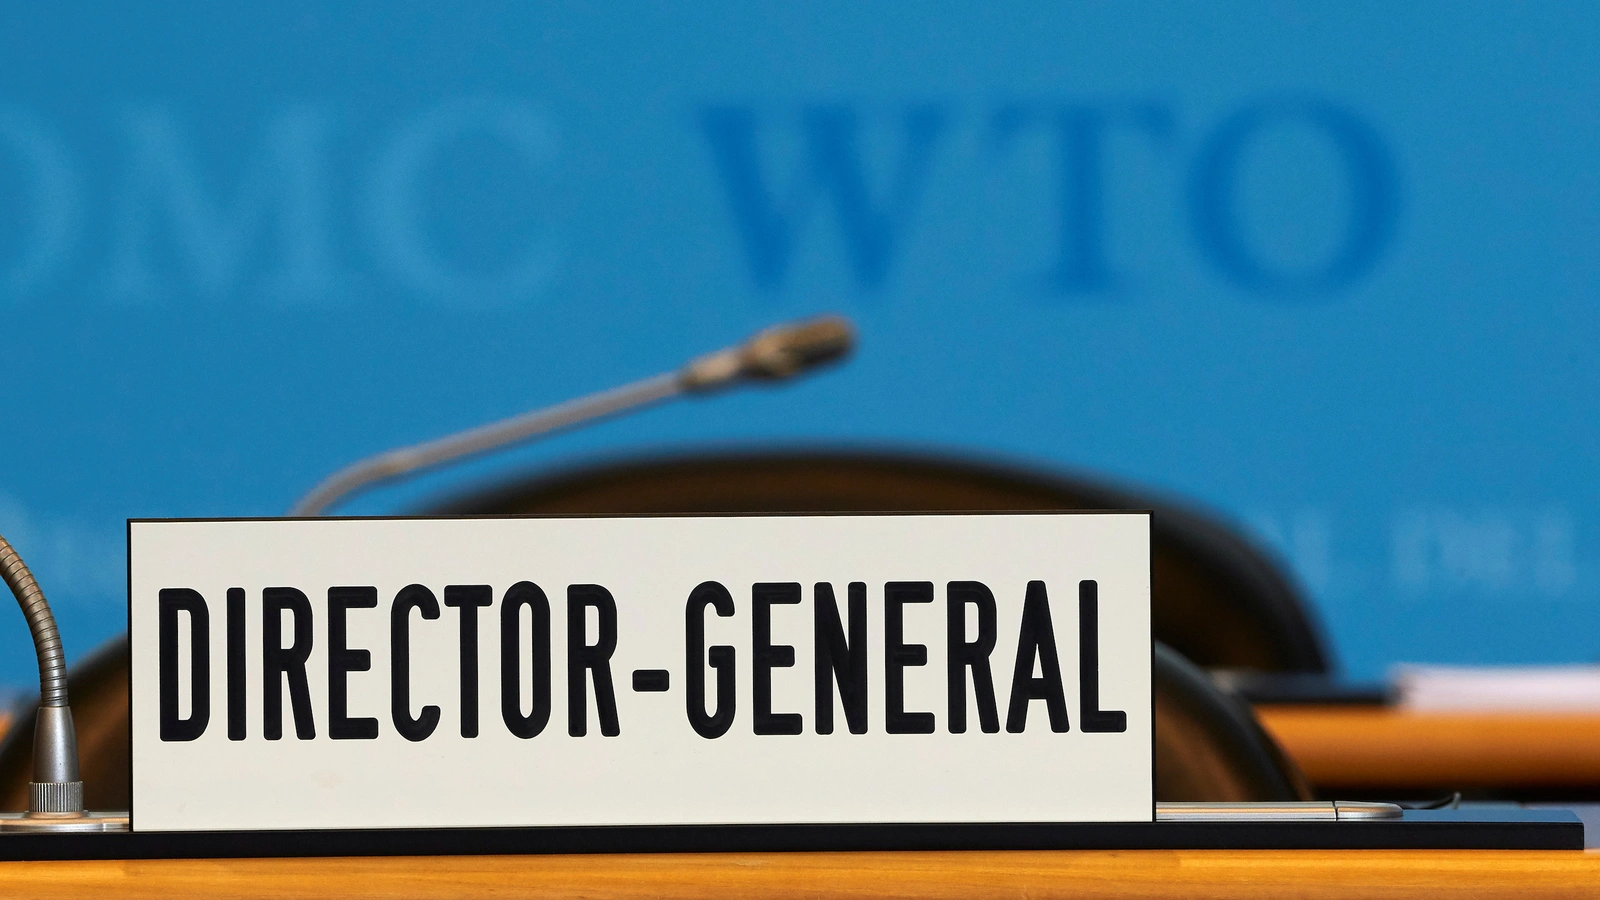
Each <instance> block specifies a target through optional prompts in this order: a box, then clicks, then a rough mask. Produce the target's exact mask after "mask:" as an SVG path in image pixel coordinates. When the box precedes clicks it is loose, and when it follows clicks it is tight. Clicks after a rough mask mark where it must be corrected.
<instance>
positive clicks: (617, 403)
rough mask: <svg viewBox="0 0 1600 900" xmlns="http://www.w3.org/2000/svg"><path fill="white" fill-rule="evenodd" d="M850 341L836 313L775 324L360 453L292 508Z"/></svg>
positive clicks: (714, 385)
mask: <svg viewBox="0 0 1600 900" xmlns="http://www.w3.org/2000/svg"><path fill="white" fill-rule="evenodd" d="M854 345H855V329H854V328H852V327H851V325H850V322H849V321H848V320H846V319H844V318H842V317H840V316H822V317H819V318H815V319H808V320H805V321H801V322H791V323H788V324H784V325H777V326H774V327H772V328H768V329H766V330H764V331H761V332H759V333H757V334H755V335H754V336H752V337H751V338H750V339H749V340H747V341H745V342H744V343H742V344H738V345H736V346H733V347H728V348H726V349H723V350H718V351H717V352H715V353H708V354H706V355H705V356H701V357H698V358H696V359H694V360H691V361H690V362H689V363H688V364H687V365H685V366H684V367H683V368H681V369H679V370H677V371H675V372H667V373H664V374H661V375H656V376H653V377H650V378H646V379H643V380H641V381H635V382H633V383H632V384H626V385H623V386H622V387H618V388H612V389H611V390H608V391H601V392H600V393H597V394H590V395H589V396H587V397H580V398H578V399H576V400H569V401H567V402H566V403H561V404H557V405H556V406H552V407H549V408H546V409H540V410H535V411H533V412H528V413H523V414H522V415H520V416H513V417H511V418H509V419H505V420H502V421H499V422H494V423H491V424H488V425H482V426H479V427H477V428H472V429H468V430H467V431H462V432H459V433H457V434H452V435H449V436H447V437H442V438H438V439H436V440H432V441H428V442H426V443H422V444H416V445H414V446H411V447H401V448H399V449H397V450H390V451H387V452H385V453H380V454H378V455H377V456H372V457H369V458H367V459H364V460H361V461H359V462H356V463H354V464H352V465H349V466H346V467H345V468H343V469H340V470H339V471H337V472H335V473H333V474H332V475H330V476H328V478H326V479H325V480H323V482H322V483H321V484H319V485H317V486H316V487H315V488H314V489H312V491H311V492H310V493H309V494H306V495H305V496H304V497H302V498H300V501H299V502H297V503H296V504H295V505H294V507H293V508H292V509H290V510H289V515H291V516H320V515H322V514H323V513H325V512H326V511H327V510H328V509H330V508H331V507H332V506H333V505H334V504H335V503H338V502H339V501H341V500H344V499H346V498H348V497H350V496H351V495H353V494H355V493H357V492H359V491H363V490H366V489H367V488H370V487H373V486H374V485H377V484H379V483H381V482H386V481H392V480H394V479H397V478H402V477H404V476H407V475H411V474H413V473H416V472H420V471H422V470H424V469H431V468H433V467H435V466H439V465H443V464H444V463H448V462H453V461H455V460H458V459H462V458H464V457H468V456H475V455H477V454H480V453H486V452H488V451H490V450H495V449H498V448H501V447H505V446H508V445H510V444H514V443H517V442H519V441H524V440H527V439H529V438H532V437H536V436H539V435H544V434H550V433H552V432H555V431H559V430H562V429H566V428H571V427H573V426H574V425H579V424H581V423H584V422H589V421H593V420H595V419H600V418H605V417H608V416H614V415H617V414H618V413H622V412H626V411H628V410H634V409H640V408H643V407H645V406H650V405H653V404H656V403H659V402H661V401H663V400H668V399H671V398H674V397H679V396H683V395H685V394H704V393H709V392H711V391H716V390H720V389H722V388H727V387H732V386H734V385H737V384H740V383H743V382H750V381H769V382H770V381H782V380H784V379H786V378H792V377H794V376H796V375H799V374H801V373H803V372H806V371H809V370H811V369H814V368H816V367H817V366H820V365H823V364H825V363H829V362H833V361H835V360H838V359H841V358H843V357H844V356H846V355H848V354H849V353H850V350H851V349H852V348H853V347H854Z"/></svg>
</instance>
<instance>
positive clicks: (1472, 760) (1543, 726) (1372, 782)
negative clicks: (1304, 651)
mask: <svg viewBox="0 0 1600 900" xmlns="http://www.w3.org/2000/svg"><path fill="white" fill-rule="evenodd" d="M1256 713H1257V715H1258V716H1260V718H1261V723H1262V724H1263V725H1264V726H1266V728H1267V730H1268V731H1270V732H1271V733H1272V734H1273V736H1274V737H1276V738H1277V739H1278V742H1279V743H1280V744H1282V745H1283V748H1284V750H1286V751H1287V752H1288V753H1289V755H1290V756H1292V757H1294V760H1295V761H1296V762H1297V763H1299V764H1300V768H1301V769H1302V770H1304V771H1305V773H1306V777H1307V778H1308V779H1310V781H1311V783H1312V784H1313V785H1315V786H1316V787H1317V788H1318V789H1319V790H1340V789H1346V788H1378V789H1385V788H1388V789H1394V790H1405V789H1415V788H1442V789H1448V790H1453V789H1456V788H1501V789H1516V788H1533V789H1538V788H1591V789H1594V788H1600V715H1596V714H1594V713H1537V714H1535V713H1478V712H1475V713H1424V712H1410V711H1406V710H1401V709H1396V708H1390V707H1365V706H1259V707H1257V708H1256Z"/></svg>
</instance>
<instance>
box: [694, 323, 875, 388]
mask: <svg viewBox="0 0 1600 900" xmlns="http://www.w3.org/2000/svg"><path fill="white" fill-rule="evenodd" d="M855 341H856V333H855V328H854V326H852V325H851V324H850V320H849V319H846V318H844V317H843V316H832V315H829V316H818V317H817V318H814V319H804V320H802V321H799V322H788V323H785V324H782V325H774V326H773V327H771V328H767V329H764V330H762V331H760V332H758V333H756V334H755V335H754V336H753V337H751V338H750V339H749V340H748V341H745V342H744V343H743V344H740V345H739V346H737V347H729V348H728V349H726V350H719V351H717V352H716V353H712V354H708V355H706V356H702V357H700V358H699V359H696V360H695V361H693V362H691V363H689V365H688V366H686V367H684V369H683V371H682V373H681V375H680V378H681V379H682V382H683V386H684V387H685V389H687V390H691V391H708V390H715V389H717V388H721V387H727V386H728V385H731V384H733V383H734V382H737V381H742V380H744V379H751V380H756V381H782V380H783V379H786V378H792V377H794V376H796V375H799V374H801V373H802V372H806V371H808V370H810V369H814V368H816V367H818V366H822V365H826V364H827V363H831V362H834V361H836V360H840V359H843V358H844V357H846V356H848V355H849V354H850V351H851V350H852V349H854V347H855Z"/></svg>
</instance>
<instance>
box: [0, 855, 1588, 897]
mask: <svg viewBox="0 0 1600 900" xmlns="http://www.w3.org/2000/svg"><path fill="white" fill-rule="evenodd" d="M0 894H4V895H5V896H8V897H39V898H50V897H72V898H82V897H89V896H102V897H117V898H127V900H137V898H146V897H148V898H161V900H168V898H172V897H178V896H182V897H212V896H215V897H237V898H254V897H259V898H287V897H296V898H315V897H337V898H340V900H351V898H400V897H405V898H415V900H425V898H432V897H441V898H442V897H476V896H494V897H540V898H546V900H551V898H574V900H576V898H603V897H616V898H652V900H655V898H661V900H672V898H683V900H691V898H692V900H719V898H730V900H731V898H760V897H773V898H779V897H783V898H790V897H807V898H818V897H828V896H848V897H854V898H870V897H898V898H937V897H952V898H962V900H977V898H990V897H997V898H998V897H1006V898H1029V900H1043V898H1053V897H1060V898H1063V900H1066V898H1072V900H1088V898H1097V897H1131V898H1157V897H1161V898H1166V897H1170V898H1182V900H1205V898H1218V900H1221V898H1229V900H1241V898H1254V897H1263V898H1265V897H1271V898H1275V900H1276V898H1308V900H1309V898H1324V897H1328V898H1331V897H1405V898H1412V900H1415V898H1428V897H1450V898H1479V897H1516V898H1541V897H1563V898H1566V897H1578V896H1596V895H1600V854H1595V853H1586V852H1583V851H1576V850H1574V851H1538V852H1532V851H1467V850H1456V851H1402V850H1387V851H1364V850H1346V851H1250V852H1224V851H1148V850H1147V851H1137V852H1101V851H1058V852H1013V853H994V852H942V853H791V854H760V853H756V854H709V853H708V854H660V855H627V856H520V857H516V856H482V857H413V858H393V859H287V860H204V861H193V860H167V861H140V862H70V863H61V862H51V863H42V862H41V863H31V862H23V863H18V862H10V863H0Z"/></svg>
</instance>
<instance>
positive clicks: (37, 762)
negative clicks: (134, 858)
mask: <svg viewBox="0 0 1600 900" xmlns="http://www.w3.org/2000/svg"><path fill="white" fill-rule="evenodd" d="M0 577H4V578H5V582H6V586H7V587H9V588H11V593H12V594H14V595H15V596H16V598H17V603H18V604H20V605H21V606H22V615H23V616H24V617H26V618H27V620H28V630H29V631H30V632H32V633H33V649H34V652H36V653H37V654H38V655H39V717H38V719H37V720H36V724H35V726H34V732H33V781H32V782H30V783H29V784H28V812H29V814H34V815H37V814H71V813H81V812H83V782H82V781H80V780H79V779H78V739H77V735H76V734H75V733H74V732H73V729H72V712H71V710H69V709H68V708H67V661H66V660H67V658H66V654H65V653H63V652H62V651H61V632H59V631H58V630H57V629H56V617H55V615H53V614H52V613H51V612H50V604H49V603H48V602H46V601H45V599H44V591H42V590H40V589H39V582H38V581H36V580H35V579H34V577H33V573H32V572H29V571H28V566H27V564H26V563H24V562H23V561H22V557H20V556H18V555H17V551H16V550H15V549H13V548H12V546H11V543H10V542H9V541H7V540H6V539H5V538H4V537H3V536H0Z"/></svg>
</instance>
